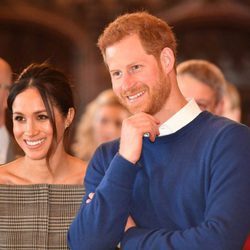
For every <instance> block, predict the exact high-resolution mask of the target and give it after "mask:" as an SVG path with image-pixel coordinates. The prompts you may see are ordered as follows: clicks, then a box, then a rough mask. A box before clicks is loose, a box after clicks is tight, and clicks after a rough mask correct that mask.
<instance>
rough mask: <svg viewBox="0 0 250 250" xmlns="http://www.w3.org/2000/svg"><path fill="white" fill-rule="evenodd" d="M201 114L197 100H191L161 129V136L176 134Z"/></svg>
mask: <svg viewBox="0 0 250 250" xmlns="http://www.w3.org/2000/svg"><path fill="white" fill-rule="evenodd" d="M201 112H202V111H201V109H200V108H199V106H198V104H197V103H196V102H195V100H194V99H191V100H190V101H189V102H188V103H187V104H186V105H185V106H184V107H183V108H182V109H180V110H179V111H178V112H177V113H176V114H174V115H173V116H172V117H170V118H169V119H168V120H167V121H165V122H164V123H163V124H162V125H161V126H160V127H159V131H160V135H159V136H164V135H169V134H172V133H175V132H176V131H178V130H180V129H181V128H183V127H184V126H186V125H187V124H188V123H190V122H191V121H192V120H194V119H195V118H196V117H197V116H198V115H199V114H200V113H201Z"/></svg>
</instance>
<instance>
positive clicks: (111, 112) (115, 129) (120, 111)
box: [93, 105, 129, 145]
mask: <svg viewBox="0 0 250 250" xmlns="http://www.w3.org/2000/svg"><path fill="white" fill-rule="evenodd" d="M128 116H129V113H128V111H127V110H126V109H124V108H123V107H121V106H119V105H105V106H102V107H100V108H99V109H98V111H97V113H96V115H95V119H94V124H93V128H94V138H95V141H96V142H97V144H98V145H99V144H101V143H104V142H107V141H111V140H114V139H117V138H118V137H120V133H121V125H122V121H123V119H124V118H126V117H128Z"/></svg>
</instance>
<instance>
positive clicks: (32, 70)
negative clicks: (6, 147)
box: [7, 63, 75, 160]
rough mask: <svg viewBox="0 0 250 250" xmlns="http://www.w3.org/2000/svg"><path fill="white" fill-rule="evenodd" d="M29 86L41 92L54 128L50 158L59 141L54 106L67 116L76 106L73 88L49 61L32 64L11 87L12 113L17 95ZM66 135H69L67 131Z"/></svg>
mask: <svg viewBox="0 0 250 250" xmlns="http://www.w3.org/2000/svg"><path fill="white" fill-rule="evenodd" d="M28 88H36V89H37V90H38V92H39V93H40V95H41V98H42V100H43V103H44V105H45V108H46V111H47V114H48V117H49V120H50V123H51V126H52V129H53V144H52V145H51V147H50V150H49V153H48V157H47V160H48V159H49V156H50V155H51V153H52V150H53V148H54V147H53V145H54V144H55V143H56V141H57V130H56V123H55V115H54V112H53V109H52V106H53V105H55V106H56V107H57V108H58V110H59V111H60V113H61V114H62V116H64V117H65V118H66V117H67V114H68V111H69V108H75V107H74V100H73V93H72V89H71V86H70V83H69V80H68V79H67V77H66V76H65V75H64V74H63V73H62V72H61V71H60V70H58V69H56V68H54V67H52V66H51V65H49V64H47V63H42V64H31V65H29V66H28V67H27V68H25V69H24V70H23V72H22V73H21V74H20V75H19V77H18V79H17V80H16V81H15V83H14V84H13V85H12V86H11V88H10V92H9V96H8V100H7V104H8V109H9V110H10V112H11V113H12V105H13V102H14V101H15V98H16V96H17V95H18V94H20V93H22V92H23V91H25V90H26V89H28ZM67 130H68V129H66V131H65V132H67ZM65 136H67V135H66V133H65ZM66 139H67V138H66Z"/></svg>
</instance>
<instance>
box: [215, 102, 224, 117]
mask: <svg viewBox="0 0 250 250" xmlns="http://www.w3.org/2000/svg"><path fill="white" fill-rule="evenodd" d="M223 110H224V100H223V99H222V100H220V101H219V102H218V103H217V104H216V107H215V111H214V113H215V114H216V115H222V114H223Z"/></svg>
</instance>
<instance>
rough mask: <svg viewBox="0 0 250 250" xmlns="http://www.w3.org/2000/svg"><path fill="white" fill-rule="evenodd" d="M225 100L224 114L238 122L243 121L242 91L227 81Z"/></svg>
mask: <svg viewBox="0 0 250 250" xmlns="http://www.w3.org/2000/svg"><path fill="white" fill-rule="evenodd" d="M223 100H224V108H223V112H222V116H225V117H227V118H229V119H232V120H233V121H236V122H241V98H240V93H239V91H238V89H237V87H236V86H235V85H234V84H232V83H230V82H227V84H226V91H225V94H224V98H223Z"/></svg>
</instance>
